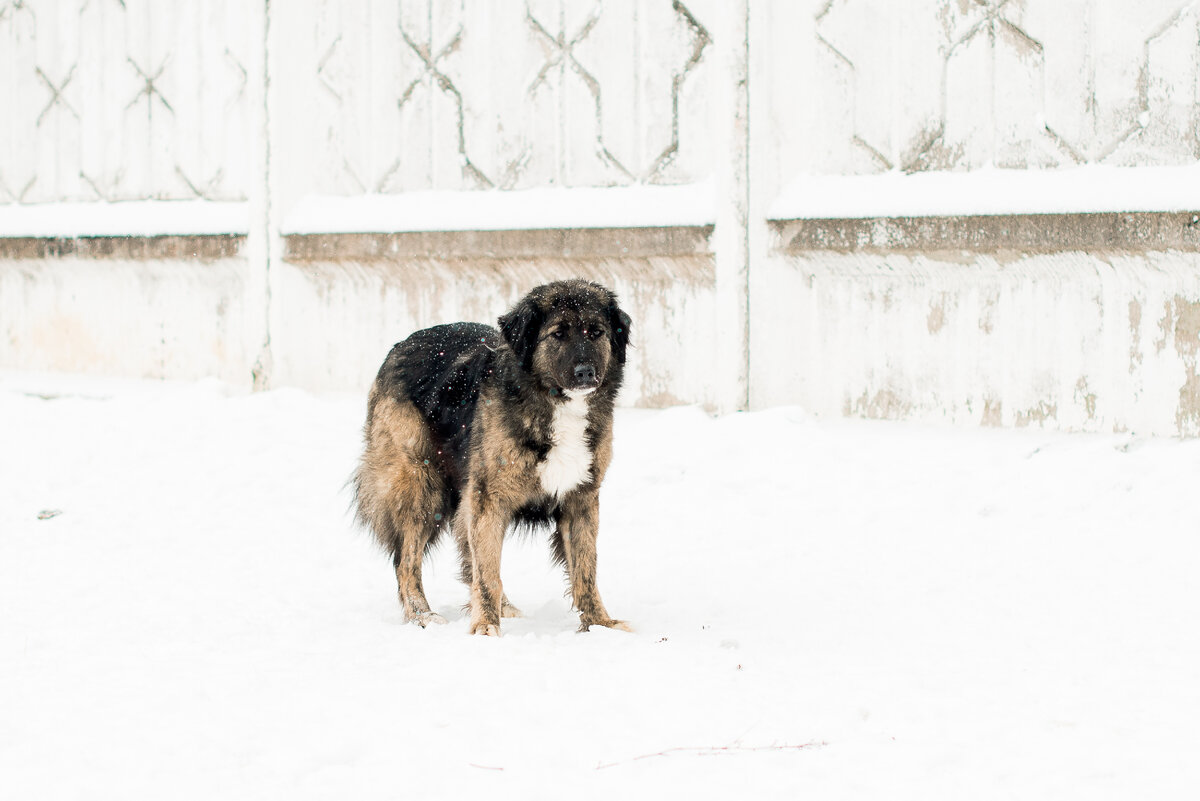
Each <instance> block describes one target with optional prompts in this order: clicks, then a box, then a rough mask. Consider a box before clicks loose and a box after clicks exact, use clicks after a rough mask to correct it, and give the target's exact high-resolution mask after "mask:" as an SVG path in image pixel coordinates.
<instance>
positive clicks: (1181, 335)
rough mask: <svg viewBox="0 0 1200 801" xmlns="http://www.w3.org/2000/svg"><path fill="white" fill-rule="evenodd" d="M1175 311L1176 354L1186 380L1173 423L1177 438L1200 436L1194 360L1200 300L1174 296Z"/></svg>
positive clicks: (1199, 344)
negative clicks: (1177, 434) (1177, 430)
mask: <svg viewBox="0 0 1200 801" xmlns="http://www.w3.org/2000/svg"><path fill="white" fill-rule="evenodd" d="M1172 306H1173V309H1172V311H1173V312H1174V331H1175V352H1176V353H1178V354H1179V358H1180V359H1181V360H1182V361H1183V365H1184V370H1185V375H1186V378H1185V379H1184V383H1183V386H1181V387H1180V388H1179V411H1178V413H1177V414H1176V416H1175V424H1176V426H1177V427H1178V428H1179V433H1180V435H1184V436H1188V435H1193V436H1194V435H1196V434H1200V377H1198V376H1197V365H1196V359H1197V354H1198V353H1200V301H1196V300H1188V299H1187V298H1184V297H1183V296H1181V295H1176V296H1175V299H1174V301H1173V303H1172Z"/></svg>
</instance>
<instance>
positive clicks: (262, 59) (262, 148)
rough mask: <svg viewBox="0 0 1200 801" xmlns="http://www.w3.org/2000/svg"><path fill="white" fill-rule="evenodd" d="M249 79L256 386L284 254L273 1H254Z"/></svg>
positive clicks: (265, 367) (250, 313)
mask: <svg viewBox="0 0 1200 801" xmlns="http://www.w3.org/2000/svg"><path fill="white" fill-rule="evenodd" d="M249 8H250V11H249V13H248V15H249V17H250V19H249V24H250V37H249V38H250V43H251V45H250V46H251V64H250V80H249V82H248V85H247V89H248V90H249V92H250V104H249V105H250V142H251V144H250V147H251V149H252V150H251V170H250V187H249V195H250V196H249V200H250V231H249V235H248V236H247V237H246V268H247V269H246V291H245V301H246V335H247V341H248V342H249V343H250V345H249V352H250V354H251V356H252V358H253V363H252V365H251V366H250V378H251V381H252V386H253V388H254V389H255V390H263V389H267V388H268V387H269V386H270V381H271V368H272V359H271V325H270V310H271V266H272V264H273V263H275V262H276V261H277V260H278V258H279V256H280V255H281V254H282V247H281V244H280V238H279V235H278V227H279V226H278V224H277V221H276V220H275V213H276V212H275V208H274V204H273V202H272V201H273V200H274V197H273V195H274V192H273V181H272V175H271V150H272V147H271V146H272V144H273V141H272V140H273V137H274V133H275V132H274V131H273V130H272V120H271V114H270V111H271V105H272V104H271V95H272V92H273V90H272V87H271V47H270V40H271V35H272V34H271V2H270V0H259V2H256V3H253V4H251V5H250V6H249Z"/></svg>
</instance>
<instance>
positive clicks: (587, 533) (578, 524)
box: [558, 490, 633, 631]
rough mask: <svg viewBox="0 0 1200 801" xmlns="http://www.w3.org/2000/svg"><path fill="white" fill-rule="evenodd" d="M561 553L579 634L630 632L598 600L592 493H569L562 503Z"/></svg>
mask: <svg viewBox="0 0 1200 801" xmlns="http://www.w3.org/2000/svg"><path fill="white" fill-rule="evenodd" d="M558 529H559V534H560V535H561V536H562V542H563V551H564V552H565V554H566V557H567V577H568V579H569V580H570V582H571V603H572V605H573V606H574V607H575V609H577V610H578V611H579V630H580V631H587V630H588V628H589V627H591V626H607V627H608V628H613V629H620V630H622V631H633V627H632V626H630V625H629V624H628V623H626V622H625V621H623V620H614V619H613V618H612V616H611V615H609V614H608V610H606V609H605V608H604V602H603V601H601V600H600V590H599V589H597V587H596V537H597V535H598V534H599V530H600V496H599V494H598V493H597V492H596V491H595V490H584V491H580V492H572V493H569V494H568V495H567V496H566V497H565V498H564V499H563V502H562V516H561V517H560V518H559V521H558Z"/></svg>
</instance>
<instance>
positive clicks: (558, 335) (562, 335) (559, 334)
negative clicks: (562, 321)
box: [550, 328, 567, 339]
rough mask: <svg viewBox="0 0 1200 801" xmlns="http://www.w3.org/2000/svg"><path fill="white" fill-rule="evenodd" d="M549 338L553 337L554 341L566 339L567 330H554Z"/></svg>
mask: <svg viewBox="0 0 1200 801" xmlns="http://www.w3.org/2000/svg"><path fill="white" fill-rule="evenodd" d="M550 336H552V337H554V338H555V339H566V338H567V330H566V329H565V328H556V329H554V330H553V331H552V332H550Z"/></svg>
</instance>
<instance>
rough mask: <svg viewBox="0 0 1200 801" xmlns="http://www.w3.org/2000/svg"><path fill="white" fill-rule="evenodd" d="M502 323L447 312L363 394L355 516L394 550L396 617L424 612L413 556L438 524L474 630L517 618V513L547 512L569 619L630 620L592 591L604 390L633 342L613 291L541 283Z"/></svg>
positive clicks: (534, 520)
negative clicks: (465, 589)
mask: <svg viewBox="0 0 1200 801" xmlns="http://www.w3.org/2000/svg"><path fill="white" fill-rule="evenodd" d="M499 323H500V330H499V331H497V330H496V329H495V328H492V327H491V326H488V325H482V324H478V323H452V324H449V325H439V326H436V327H434V328H427V329H425V330H423V331H418V332H416V333H415V334H413V335H412V336H410V337H409V338H408V339H406V340H404V341H403V342H401V343H399V344H398V345H396V346H395V347H393V348H392V350H391V353H389V354H388V356H387V359H386V360H384V363H383V366H382V367H380V368H379V374H378V376H377V377H376V378H375V384H374V386H372V387H371V394H370V397H369V399H368V402H367V422H366V427H365V439H366V449H365V452H364V453H363V457H362V462H361V464H360V466H359V468H358V471H357V473H356V474H355V476H354V484H355V502H356V505H357V510H358V518H359V520H360V521H362V523H364V524H365V525H366V526H367V527H368V528H370V530H371V531H372V532H373V533H374V534H375V537H376V538H377V539H378V540H379V542H380V543H381V544H382V545H383V546H384V547H385V548H386V549H387V550H388V551H389V552H390V553H391V554H392V564H393V565H394V566H395V568H396V582H397V584H398V586H399V594H400V603H401V604H402V605H403V606H404V615H405V618H406V619H407V620H410V621H413V622H415V623H418V624H420V625H421V626H425V625H426V624H428V623H431V622H432V623H445V622H446V621H445V618H443V617H442V616H441V615H438V614H437V613H435V612H433V611H431V610H430V608H429V602H428V601H427V600H426V598H425V590H424V589H423V587H422V586H421V559H422V557H423V556H424V554H425V553H426V551H428V550H429V548H430V547H431V546H432V545H433V544H434V543H435V542H436V541H437V539H438V537H439V536H440V535H441V534H442V533H443V532H444V531H445V530H446V529H447V528H449V530H450V531H451V532H452V533H453V535H454V538H455V540H456V541H457V542H458V551H459V556H460V559H461V565H462V574H461V575H462V580H463V582H464V583H466V584H469V585H470V587H471V603H470V609H471V619H470V632H471V633H472V634H486V635H498V634H499V633H500V618H501V617H519V616H520V614H521V612H520V610H518V609H517V608H516V607H514V606H513V605H512V604H510V603H509V602H508V598H507V597H506V596H505V594H504V588H503V586H502V585H501V582H500V548H501V545H502V542H503V539H504V535H505V532H506V531H507V530H508V529H509V527H510V526H512V525H514V524H518V525H520V524H524V525H535V526H536V525H540V524H547V525H548V524H553V526H554V533H553V534H552V536H551V543H552V547H553V549H554V556H555V558H556V560H557V561H558V562H559V563H560V564H562V565H563V566H564V567H565V568H566V572H567V579H568V583H569V585H570V595H571V601H572V604H573V605H574V608H575V609H576V610H578V611H579V618H580V627H579V628H580V631H586V630H587V629H588V627H589V626H609V627H611V628H619V629H624V630H629V626H628V624H626V623H624V622H623V621H620V620H614V619H613V618H612V617H611V616H610V615H609V614H608V612H607V611H606V610H605V608H604V604H603V602H601V600H600V593H599V591H598V590H597V589H596V534H597V529H598V527H599V521H600V517H599V497H600V496H599V492H600V482H601V481H603V480H604V472H605V470H607V469H608V464H609V462H610V461H611V459H612V419H613V402H614V400H615V398H616V395H617V390H618V389H619V388H620V386H621V379H622V375H623V372H624V365H625V349H626V347H627V346H628V344H629V316H628V315H627V314H625V312H623V311H622V310H621V309H620V307H618V306H617V299H616V295H614V294H613V293H612V292H611V291H609V290H608V289H605V288H604V287H602V286H600V285H599V284H594V283H590V282H587V281H582V280H571V281H557V282H554V283H551V284H546V285H544V286H539V287H537V288H536V289H534V290H533V291H531V292H530V293H529V294H528V295H526V296H525V297H524V298H522V299H521V300H520V301H519V302H518V303H517V305H516V306H515V307H514V308H513V309H512V311H510V312H508V313H507V314H505V315H504V316H502V317H501V318H500V320H499Z"/></svg>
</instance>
